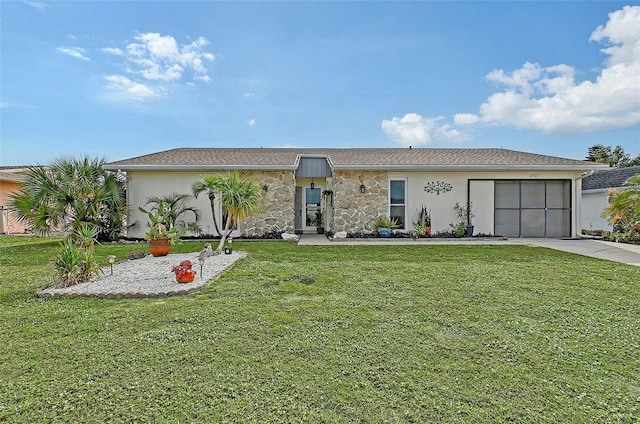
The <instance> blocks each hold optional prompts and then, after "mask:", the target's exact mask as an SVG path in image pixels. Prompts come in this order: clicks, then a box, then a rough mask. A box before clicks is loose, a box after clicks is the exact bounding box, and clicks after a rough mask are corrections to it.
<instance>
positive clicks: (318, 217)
mask: <svg viewBox="0 0 640 424" xmlns="http://www.w3.org/2000/svg"><path fill="white" fill-rule="evenodd" d="M316 230H317V231H318V234H324V225H322V211H321V210H320V208H318V210H317V211H316Z"/></svg>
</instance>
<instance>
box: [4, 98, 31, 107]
mask: <svg viewBox="0 0 640 424" xmlns="http://www.w3.org/2000/svg"><path fill="white" fill-rule="evenodd" d="M33 107H34V106H33V105H30V104H26V103H19V102H15V101H13V99H1V100H0V109H32V108H33Z"/></svg>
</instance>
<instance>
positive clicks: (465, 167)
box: [335, 165, 598, 172]
mask: <svg viewBox="0 0 640 424" xmlns="http://www.w3.org/2000/svg"><path fill="white" fill-rule="evenodd" d="M596 168H598V167H596ZM335 169H337V170H376V171H378V170H380V171H576V172H585V171H590V170H591V169H593V168H592V167H591V166H585V165H394V166H389V165H387V166H385V165H374V166H365V165H346V166H342V165H337V166H336V167H335Z"/></svg>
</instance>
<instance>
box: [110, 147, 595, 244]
mask: <svg viewBox="0 0 640 424" xmlns="http://www.w3.org/2000/svg"><path fill="white" fill-rule="evenodd" d="M604 167H606V165H601V164H596V163H592V162H586V161H580V160H573V159H564V158H559V157H552V156H543V155H537V154H532V153H525V152H518V151H513V150H505V149H416V148H414V149H412V148H404V149H293V148H291V149H290V148H283V149H262V148H180V149H174V150H168V151H164V152H159V153H153V154H149V155H145V156H140V157H135V158H131V159H125V160H121V161H117V162H112V163H109V164H107V165H106V166H105V168H106V169H111V170H121V171H125V172H126V173H127V176H128V178H129V182H128V189H127V195H128V202H129V205H130V206H131V208H130V209H131V216H130V218H129V222H135V221H137V222H138V223H139V224H140V225H138V226H137V228H133V229H132V230H131V231H130V232H129V236H131V237H142V235H143V234H144V231H145V228H144V227H145V226H144V224H145V222H146V220H145V217H144V216H143V215H142V214H141V213H139V211H138V206H141V205H144V203H145V202H146V199H147V197H149V196H153V195H163V194H168V193H171V192H178V193H190V192H191V185H192V184H193V183H194V182H196V181H199V180H201V178H202V176H204V175H209V174H215V173H219V172H223V171H225V170H229V169H242V170H244V171H246V172H247V175H249V176H250V177H251V178H253V179H254V180H255V181H256V182H258V183H259V184H260V186H262V187H263V193H264V196H265V207H264V209H263V210H262V211H261V212H259V213H256V214H254V215H253V216H251V217H248V218H247V219H245V220H244V221H243V222H241V223H240V224H239V231H240V232H242V233H244V234H247V235H261V234H264V233H266V232H269V231H272V230H276V231H286V232H294V231H296V232H300V231H309V232H311V231H315V230H316V213H317V211H318V210H320V211H321V214H322V219H323V221H322V222H323V226H324V228H325V229H326V230H327V231H332V232H339V231H346V232H348V233H358V232H370V231H372V230H373V221H374V220H375V219H376V218H377V217H379V216H390V217H392V218H396V219H397V220H398V222H399V223H400V226H401V229H403V230H411V229H412V228H413V223H412V222H413V220H415V219H416V215H417V212H418V210H419V209H420V208H422V206H423V205H424V206H425V207H427V208H428V209H430V210H431V215H432V227H433V231H434V232H437V231H443V230H448V229H450V224H452V223H455V222H456V221H457V217H456V215H455V213H454V211H453V206H454V205H455V204H456V203H460V204H461V205H466V204H467V202H468V201H470V202H471V203H472V209H473V212H474V214H475V218H474V220H473V224H474V225H475V232H474V234H493V235H503V236H508V237H557V238H560V237H576V236H577V234H578V231H579V228H578V224H579V217H580V196H581V192H582V178H583V177H584V175H588V174H589V173H590V172H592V171H593V170H597V169H602V168H604ZM193 205H194V206H196V207H198V208H200V210H201V211H202V212H203V222H202V228H203V231H204V232H205V233H207V234H213V233H214V231H213V221H212V218H211V213H210V212H209V211H210V207H209V201H208V198H207V196H206V194H202V195H200V196H199V197H198V199H197V200H195V201H193ZM220 212H221V211H218V217H219V216H220ZM220 221H221V220H220V219H218V222H219V223H220Z"/></svg>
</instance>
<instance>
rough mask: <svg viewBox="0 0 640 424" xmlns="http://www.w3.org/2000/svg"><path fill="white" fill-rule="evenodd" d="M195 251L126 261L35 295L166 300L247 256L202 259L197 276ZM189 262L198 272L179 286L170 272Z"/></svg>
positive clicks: (239, 254) (239, 253) (43, 296)
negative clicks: (87, 279)
mask: <svg viewBox="0 0 640 424" xmlns="http://www.w3.org/2000/svg"><path fill="white" fill-rule="evenodd" d="M198 255H199V253H198V252H193V253H173V254H169V255H167V256H161V257H157V258H156V257H153V256H150V255H149V256H146V257H144V258H141V259H135V260H125V261H123V262H119V263H117V264H114V265H113V275H111V269H110V268H109V267H105V268H102V270H101V272H100V276H99V277H98V278H96V279H95V280H93V281H90V282H88V283H82V284H77V285H75V286H71V287H64V288H58V287H49V288H46V289H43V290H39V291H38V292H37V293H36V294H37V296H38V297H41V298H53V297H89V298H100V299H120V298H144V297H154V298H155V297H166V296H176V295H183V294H188V293H193V292H194V291H196V290H199V289H200V288H202V287H204V286H205V285H206V284H207V283H208V282H209V281H210V280H211V279H214V278H217V277H218V276H219V275H220V274H221V273H222V271H224V270H225V269H227V268H228V267H229V266H231V265H233V264H234V263H235V262H236V261H237V260H238V259H241V258H243V257H245V256H246V254H245V253H244V252H237V251H234V252H233V253H231V254H230V255H225V254H221V255H217V256H210V257H208V258H206V259H205V263H204V266H203V267H202V274H201V273H200V265H199V264H198ZM185 259H189V260H191V261H192V262H193V263H194V266H193V269H194V270H195V271H196V272H197V275H196V278H195V280H194V281H193V282H191V283H184V284H181V283H178V282H176V279H175V274H174V273H173V271H172V269H173V267H174V266H175V265H177V264H179V263H180V262H181V261H183V260H185Z"/></svg>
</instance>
